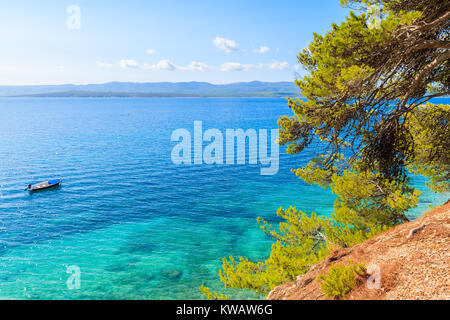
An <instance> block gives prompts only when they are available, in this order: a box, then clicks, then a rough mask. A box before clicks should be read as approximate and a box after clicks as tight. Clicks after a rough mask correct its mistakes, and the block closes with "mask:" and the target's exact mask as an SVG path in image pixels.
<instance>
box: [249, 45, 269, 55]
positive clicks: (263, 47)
mask: <svg viewBox="0 0 450 320" xmlns="http://www.w3.org/2000/svg"><path fill="white" fill-rule="evenodd" d="M269 51H270V48H269V47H267V46H261V47H259V49H255V50H253V52H254V53H261V54H264V53H267V52H269Z"/></svg>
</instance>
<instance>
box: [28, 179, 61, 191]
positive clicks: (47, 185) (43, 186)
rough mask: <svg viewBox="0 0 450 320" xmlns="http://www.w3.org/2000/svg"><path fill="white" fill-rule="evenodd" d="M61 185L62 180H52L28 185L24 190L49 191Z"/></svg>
mask: <svg viewBox="0 0 450 320" xmlns="http://www.w3.org/2000/svg"><path fill="white" fill-rule="evenodd" d="M61 183H62V179H53V180H49V181H44V182H39V183H37V184H33V185H31V184H29V185H28V186H27V188H26V189H25V190H28V191H31V192H33V191H40V190H45V189H50V188H54V187H57V186H60V185H61Z"/></svg>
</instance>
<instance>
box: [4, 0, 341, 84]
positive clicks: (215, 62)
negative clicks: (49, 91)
mask: <svg viewBox="0 0 450 320" xmlns="http://www.w3.org/2000/svg"><path fill="white" fill-rule="evenodd" d="M71 5H75V6H77V7H78V8H79V9H80V19H79V22H80V23H79V29H78V28H77V21H78V20H77V19H76V11H71V12H70V13H68V12H67V9H68V7H70V6H71ZM1 6H2V7H1V10H0V24H1V28H0V37H1V40H2V44H3V45H2V50H0V84H1V85H7V84H9V85H12V84H14V85H19V84H61V83H102V82H109V81H132V82H158V81H173V82H179V81H208V82H212V83H230V82H237V81H252V80H261V81H292V80H293V79H295V77H296V73H298V72H300V73H301V70H300V71H299V70H297V69H296V65H297V59H296V55H297V54H298V52H299V51H300V50H301V49H302V48H304V47H305V46H307V44H308V43H309V42H310V41H311V40H312V37H313V35H312V34H313V32H318V33H324V32H326V31H327V30H328V29H329V28H330V25H331V23H332V22H339V21H342V20H343V19H344V17H345V15H346V14H347V10H346V9H344V8H341V7H340V6H339V0H320V1H319V0H285V1H275V0H272V1H269V0H259V1H254V0H240V1H237V0H228V1H216V0H203V1H200V0H190V1H187V0H184V1H180V0H164V1H134V0H128V1H120V2H119V1H106V0H79V1H75V0H72V1H63V0H58V1H57V0H54V1H50V0H47V1H46V0H40V1H21V0H17V1H9V2H8V4H5V2H3V3H2V5H1ZM68 19H69V26H70V27H69V26H68Z"/></svg>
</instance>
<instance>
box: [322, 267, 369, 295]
mask: <svg viewBox="0 0 450 320" xmlns="http://www.w3.org/2000/svg"><path fill="white" fill-rule="evenodd" d="M365 273H366V269H365V267H364V265H362V264H359V265H357V264H354V263H353V262H349V264H347V265H346V266H344V265H343V264H339V265H335V266H331V267H330V269H329V270H328V272H327V273H326V274H322V275H320V276H319V277H318V278H317V281H320V282H321V284H320V288H321V289H322V291H323V293H324V294H325V295H326V296H327V297H329V298H335V299H339V298H340V299H344V300H345V299H346V298H347V294H348V293H349V292H350V291H352V289H353V288H354V287H355V286H356V279H357V276H358V275H361V276H362V275H364V274H365Z"/></svg>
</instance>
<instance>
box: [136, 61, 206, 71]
mask: <svg viewBox="0 0 450 320" xmlns="http://www.w3.org/2000/svg"><path fill="white" fill-rule="evenodd" d="M144 68H145V69H148V70H166V71H175V70H178V71H206V70H209V69H211V67H210V66H208V65H207V64H205V63H203V62H198V61H192V62H191V63H190V64H189V65H188V66H186V67H184V66H178V65H176V64H174V63H173V62H171V61H170V60H167V59H164V60H161V61H159V62H157V63H155V64H145V65H144Z"/></svg>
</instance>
